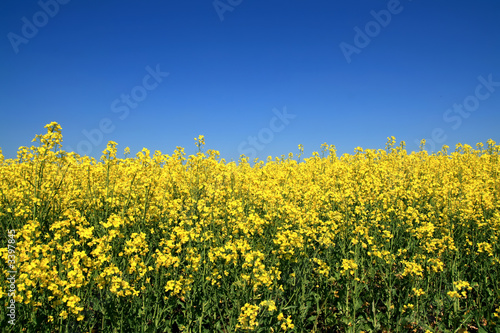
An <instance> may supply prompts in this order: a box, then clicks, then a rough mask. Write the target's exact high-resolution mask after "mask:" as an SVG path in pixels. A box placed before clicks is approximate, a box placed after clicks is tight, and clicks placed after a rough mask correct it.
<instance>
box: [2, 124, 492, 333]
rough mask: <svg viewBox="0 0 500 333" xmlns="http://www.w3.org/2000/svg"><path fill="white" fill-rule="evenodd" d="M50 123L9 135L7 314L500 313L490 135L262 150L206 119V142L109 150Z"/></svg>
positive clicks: (28, 327)
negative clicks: (280, 152) (225, 151)
mask: <svg viewBox="0 0 500 333" xmlns="http://www.w3.org/2000/svg"><path fill="white" fill-rule="evenodd" d="M46 129H47V133H46V134H43V135H37V136H36V137H35V139H34V141H37V142H38V144H37V146H36V147H31V148H28V147H21V148H19V151H18V157H17V159H12V160H8V159H4V158H3V155H1V151H0V221H1V223H0V226H1V231H0V235H1V240H2V241H1V242H0V252H1V253H0V257H1V261H2V271H3V273H2V274H0V288H1V289H0V303H1V305H2V306H1V307H0V316H1V317H0V321H1V325H2V330H3V331H7V332H8V331H12V332H21V331H22V330H23V329H25V331H26V332H235V331H238V332H247V331H253V332H285V331H286V332H361V331H366V332H383V331H386V332H455V331H459V329H462V330H461V331H460V332H465V331H468V332H495V331H499V330H500V244H499V236H500V181H499V176H500V161H499V159H500V156H499V155H500V146H499V145H496V144H495V142H493V141H492V140H489V141H488V142H487V146H486V147H484V146H483V145H482V144H477V146H476V148H475V149H474V148H472V147H471V146H468V145H461V144H458V145H457V146H456V148H455V150H454V152H449V151H448V147H446V146H444V147H443V149H442V150H441V151H440V152H438V153H436V154H432V155H431V154H428V153H427V152H426V151H425V150H424V149H423V148H424V147H421V148H422V149H421V150H420V151H419V152H413V153H407V152H406V150H405V149H404V148H405V147H404V142H402V143H400V144H399V145H397V144H396V141H395V139H394V138H393V137H391V138H389V140H388V142H387V145H386V147H385V149H379V150H363V149H362V148H357V149H356V150H355V153H354V154H352V155H348V154H345V155H343V156H337V155H336V150H335V147H334V146H331V145H326V144H324V145H322V146H321V148H322V149H321V151H320V152H318V153H313V155H312V157H310V158H305V159H302V160H301V157H302V156H301V153H302V147H301V146H299V154H297V155H293V154H289V155H288V156H281V157H280V158H274V159H271V158H269V159H268V160H267V161H266V162H263V161H260V162H257V163H255V164H253V165H251V164H250V163H249V161H248V160H247V159H246V158H245V157H242V158H241V159H240V161H238V163H234V162H226V161H225V160H224V159H222V158H220V156H219V153H218V152H217V151H214V150H207V151H206V152H204V144H205V142H204V138H203V137H202V136H200V137H199V138H197V139H196V142H195V143H196V145H197V147H198V150H199V152H198V153H197V154H196V155H191V156H187V157H186V154H185V153H184V149H183V148H181V147H177V149H176V150H175V151H174V153H173V154H172V155H165V154H162V153H161V152H159V151H157V152H155V153H154V154H151V153H150V152H149V151H148V150H147V149H143V150H142V151H141V152H139V153H138V154H137V156H136V157H134V158H130V157H125V158H118V157H117V147H116V146H117V144H116V143H114V142H112V141H110V142H109V144H108V147H107V149H106V150H105V151H104V152H103V155H102V158H101V160H99V161H96V160H94V159H91V158H88V157H80V156H78V155H76V154H74V153H66V152H64V151H63V150H62V146H61V144H62V134H61V127H60V126H59V125H58V124H57V123H51V124H48V125H47V126H46ZM422 144H424V143H422ZM125 151H126V153H129V152H128V149H125ZM13 272H14V273H13ZM12 277H14V279H15V283H13V282H12V281H13V280H12ZM9 278H10V280H9ZM12 285H14V289H12V288H13V287H12ZM9 295H10V296H9ZM11 296H12V297H11ZM9 304H15V324H12V323H9V320H11V319H12V316H11V317H9V316H8V314H9V313H12V311H10V310H9V308H8V305H9Z"/></svg>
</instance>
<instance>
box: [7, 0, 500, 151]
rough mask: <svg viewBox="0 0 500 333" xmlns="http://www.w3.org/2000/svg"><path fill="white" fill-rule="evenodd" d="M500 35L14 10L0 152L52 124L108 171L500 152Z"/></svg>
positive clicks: (450, 17)
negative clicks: (179, 150) (171, 163)
mask: <svg viewBox="0 0 500 333" xmlns="http://www.w3.org/2000/svg"><path fill="white" fill-rule="evenodd" d="M499 22H500V2H498V1H497V0H489V1H486V0H480V1H464V0H461V1H431V0H413V1H410V0H402V1H394V0H391V1H373V0H371V1H331V0H328V1H327V0H322V1H297V0H288V1H281V0H276V1H250V0H242V1H241V0H217V1H215V2H214V1H213V0H205V1H165V0H161V1H160V0H151V1H132V0H129V1H115V0H109V1H77V0H71V1H68V0H59V1H56V0H42V1H40V2H37V1H2V2H1V4H0V30H1V35H2V40H1V43H0V54H1V59H2V61H1V62H0V73H1V80H0V92H1V95H0V96H1V98H0V112H1V113H0V147H1V148H2V149H3V153H4V155H5V156H6V157H7V158H14V157H15V156H16V152H17V149H18V148H19V147H20V146H31V145H32V143H31V139H32V138H33V137H34V136H35V134H41V133H44V132H45V129H44V128H43V126H44V125H45V124H47V123H50V122H52V121H56V122H58V123H59V124H61V126H62V128H63V137H64V146H65V147H66V148H68V147H71V148H72V149H73V150H75V151H77V152H80V153H82V154H88V155H91V156H94V157H96V158H99V157H100V156H101V152H102V150H103V149H104V148H105V147H106V143H107V141H109V140H113V141H116V142H118V144H119V146H118V148H119V152H120V153H121V152H123V149H124V148H125V147H127V146H129V147H130V148H131V152H132V155H135V153H137V152H138V151H140V150H141V149H142V148H143V147H146V148H148V149H150V150H151V151H152V152H153V151H154V150H161V151H162V152H163V153H166V154H171V153H172V152H173V150H174V149H175V147H176V146H182V147H185V148H186V152H187V153H188V154H190V153H194V152H195V150H196V148H195V146H194V140H193V138H194V137H197V136H198V135H201V134H202V135H205V138H206V143H207V144H206V148H207V149H216V150H219V151H220V152H221V155H222V157H224V158H226V160H231V159H234V160H237V159H238V157H239V155H240V153H245V154H247V156H252V157H253V156H257V157H259V158H261V159H265V158H266V157H267V156H269V155H271V156H279V155H281V154H288V153H289V152H293V153H296V152H297V151H298V149H297V145H298V144H303V145H304V147H305V152H304V153H305V155H306V156H310V155H311V153H312V152H313V151H319V150H320V145H321V144H322V143H324V142H327V143H328V144H334V145H336V146H337V148H338V151H339V153H341V154H342V153H352V152H353V150H354V148H355V147H357V146H361V147H363V148H384V145H385V142H386V141H387V140H386V138H387V137H388V136H395V137H396V139H397V140H398V142H399V141H400V140H404V141H406V142H407V149H408V150H410V151H411V150H418V145H417V143H416V142H418V141H419V140H420V139H422V138H426V139H427V140H428V141H429V142H430V141H431V140H432V139H433V140H432V142H435V143H436V149H437V150H439V149H440V148H441V146H442V145H443V144H447V145H449V146H451V147H452V149H453V148H454V146H455V144H456V143H457V142H462V143H468V144H471V145H475V144H476V143H477V142H480V141H481V142H486V140H487V139H489V138H492V139H493V140H495V141H497V142H500V135H499V134H500V125H499V124H500V61H499V59H500V38H499V36H500V24H499ZM151 73H152V74H151ZM167 73H168V74H167ZM285 111H286V112H285ZM278 115H279V116H278ZM85 133H86V134H87V135H85ZM432 142H431V144H432ZM429 148H432V147H429ZM120 155H121V154H120Z"/></svg>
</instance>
